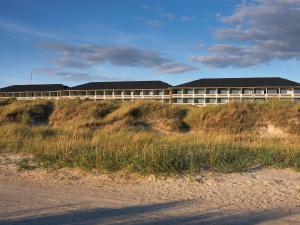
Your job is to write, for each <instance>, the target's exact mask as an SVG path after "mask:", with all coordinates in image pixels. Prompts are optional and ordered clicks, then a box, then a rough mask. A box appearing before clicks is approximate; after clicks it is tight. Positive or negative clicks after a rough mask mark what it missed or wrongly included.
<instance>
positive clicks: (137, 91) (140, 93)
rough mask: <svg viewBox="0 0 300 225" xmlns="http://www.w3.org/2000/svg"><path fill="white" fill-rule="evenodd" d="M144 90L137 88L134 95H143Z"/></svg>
mask: <svg viewBox="0 0 300 225" xmlns="http://www.w3.org/2000/svg"><path fill="white" fill-rule="evenodd" d="M142 93H143V92H142V91H140V90H135V91H133V94H134V95H142Z"/></svg>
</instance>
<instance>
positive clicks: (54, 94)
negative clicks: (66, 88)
mask: <svg viewBox="0 0 300 225" xmlns="http://www.w3.org/2000/svg"><path fill="white" fill-rule="evenodd" d="M50 96H58V93H57V92H50Z"/></svg>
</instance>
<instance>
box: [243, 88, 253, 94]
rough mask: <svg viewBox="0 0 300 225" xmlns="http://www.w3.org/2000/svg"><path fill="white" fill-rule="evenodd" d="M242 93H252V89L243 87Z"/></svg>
mask: <svg viewBox="0 0 300 225" xmlns="http://www.w3.org/2000/svg"><path fill="white" fill-rule="evenodd" d="M243 94H245V95H252V94H253V90H252V89H244V90H243Z"/></svg>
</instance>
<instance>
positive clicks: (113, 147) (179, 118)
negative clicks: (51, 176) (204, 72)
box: [0, 100, 300, 175]
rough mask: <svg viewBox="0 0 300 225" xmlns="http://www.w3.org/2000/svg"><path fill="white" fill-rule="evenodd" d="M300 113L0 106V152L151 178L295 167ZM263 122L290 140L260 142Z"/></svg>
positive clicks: (251, 107) (73, 104)
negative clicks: (203, 171)
mask: <svg viewBox="0 0 300 225" xmlns="http://www.w3.org/2000/svg"><path fill="white" fill-rule="evenodd" d="M299 109H300V107H299V104H296V103H292V102H279V101H276V102H275V101H271V102H267V103H265V104H243V103H239V104H238V103H234V104H228V105H222V106H212V107H203V108H198V107H190V106H174V105H168V104H160V103H156V102H133V103H117V102H93V101H81V100H75V101H57V102H48V101H37V102H16V101H12V102H8V103H5V104H3V105H0V152H27V153H32V154H33V155H34V165H35V166H38V167H46V168H48V167H52V168H61V167H79V168H83V169H87V170H89V169H98V170H101V171H109V172H114V171H120V170H122V171H128V172H130V173H132V172H134V173H141V174H156V175H177V174H187V173H197V172H199V171H201V170H210V171H218V172H237V171H247V170H249V169H251V168H253V167H256V166H262V167H280V168H287V167H289V168H295V169H300V139H299ZM11 114H13V115H14V116H10V115H11ZM23 115H27V117H28V118H29V119H26V120H25V121H23V120H22V119H20V118H23ZM28 121H29V122H28ZM268 123H272V124H274V125H275V126H276V127H279V128H280V129H283V130H284V131H285V132H286V133H288V134H289V135H288V136H283V137H280V136H279V137H262V136H261V135H260V133H259V130H260V126H265V125H266V124H268ZM23 164H24V165H23ZM23 164H22V165H20V168H23V167H26V166H27V163H23Z"/></svg>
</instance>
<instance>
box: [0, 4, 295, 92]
mask: <svg viewBox="0 0 300 225" xmlns="http://www.w3.org/2000/svg"><path fill="white" fill-rule="evenodd" d="M299 43H300V0H272V1H271V0H249V1H246V0H243V1H238V0H223V1H221V0H184V1H183V0H164V1H163V0H161V1H158V0H151V1H150V0H148V1H143V0H97V1H93V0H89V1H80V0H77V1H68V0H65V1H63V0H59V1H58V0H51V1H45V0H44V1H40V0H34V1H33V0H2V1H0V79H1V84H0V86H6V85H11V84H23V83H63V84H67V85H75V84H79V83H85V82H90V81H110V80H111V81H113V80H163V81H166V82H169V83H171V84H179V83H181V82H186V81H190V80H194V79H199V78H204V77H205V78H209V77H249V76H282V77H285V78H289V79H292V80H295V81H298V82H300V76H299V71H300V62H299V59H300V45H299ZM31 72H32V74H33V77H32V80H29V77H30V73H31Z"/></svg>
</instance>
